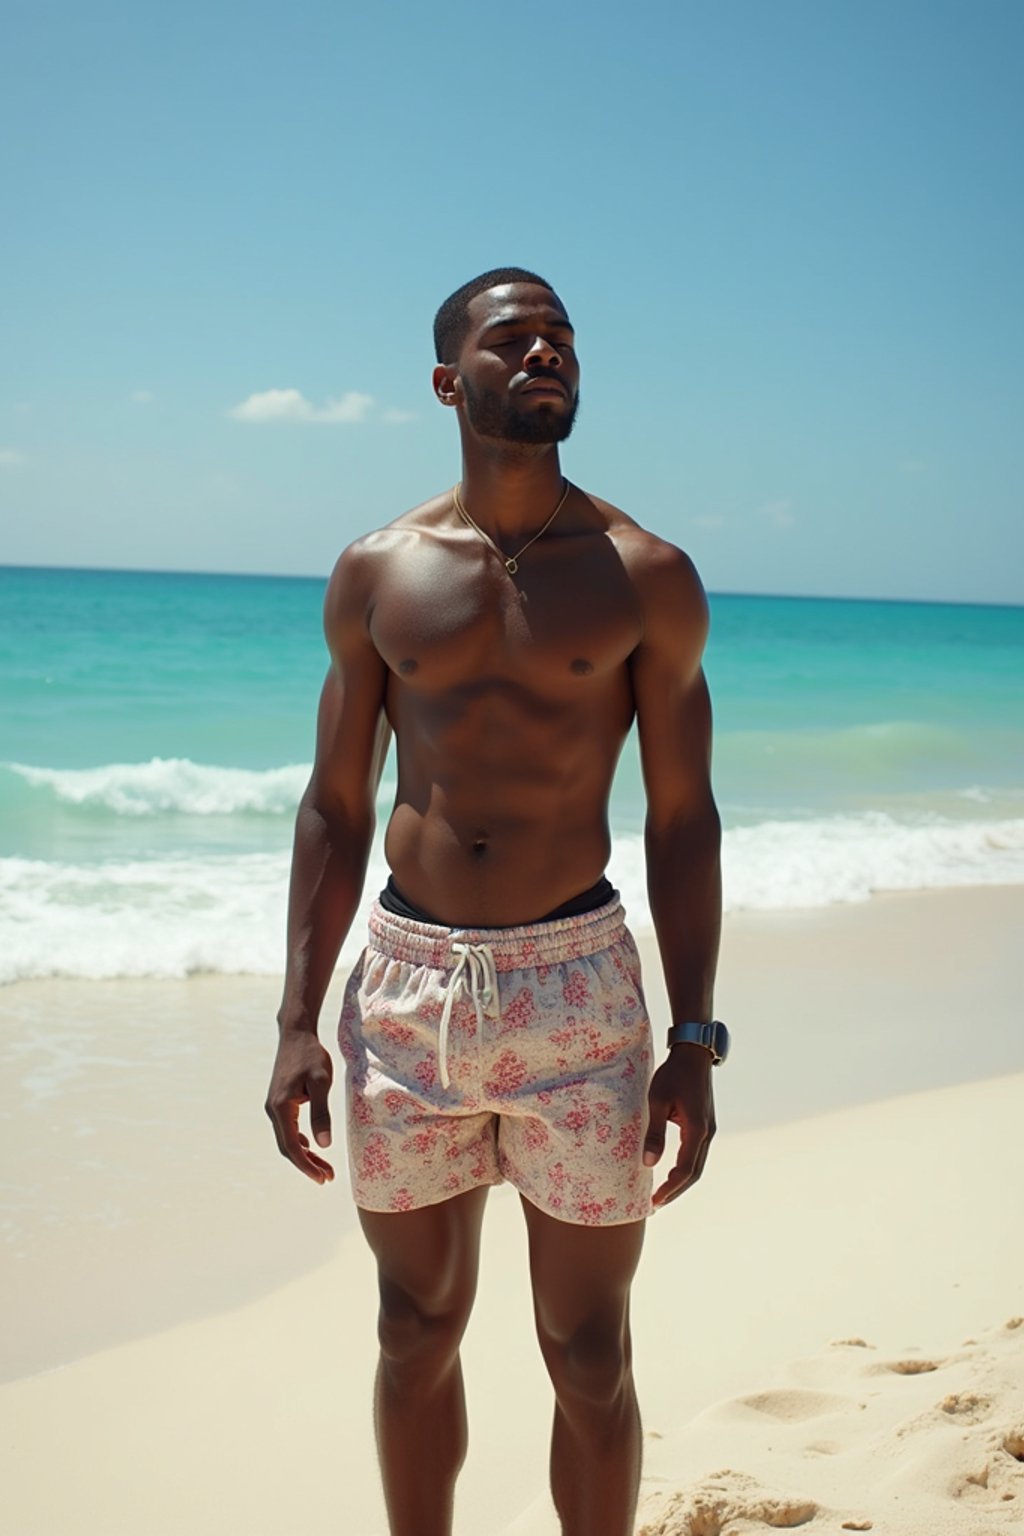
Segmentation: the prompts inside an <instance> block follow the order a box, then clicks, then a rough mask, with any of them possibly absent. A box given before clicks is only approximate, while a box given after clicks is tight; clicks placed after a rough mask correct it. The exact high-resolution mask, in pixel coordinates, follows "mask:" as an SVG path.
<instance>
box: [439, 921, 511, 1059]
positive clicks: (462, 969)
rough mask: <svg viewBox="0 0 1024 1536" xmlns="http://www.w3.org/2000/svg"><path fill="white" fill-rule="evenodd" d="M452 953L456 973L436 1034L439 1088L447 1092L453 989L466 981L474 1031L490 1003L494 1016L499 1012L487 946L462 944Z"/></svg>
mask: <svg viewBox="0 0 1024 1536" xmlns="http://www.w3.org/2000/svg"><path fill="white" fill-rule="evenodd" d="M452 950H453V951H454V953H455V954H457V955H458V957H459V958H458V960H457V961H456V964H455V969H454V971H452V974H451V979H450V981H449V982H448V986H447V989H446V991H445V999H444V1008H443V1009H442V1012H441V1023H440V1025H439V1027H438V1031H437V1062H438V1068H439V1071H440V1076H441V1087H442V1088H447V1087H448V1085H449V1083H450V1082H451V1078H450V1077H449V1075H448V1024H449V1021H450V1020H451V1016H452V1004H453V1003H454V1001H455V988H456V987H457V986H458V984H459V982H461V983H462V985H463V987H464V988H465V987H466V977H467V974H468V977H469V987H468V989H467V990H468V992H469V995H470V997H471V998H472V999H473V1007H474V1008H475V1009H476V1022H477V1028H478V1029H482V1028H483V1023H484V1014H485V1013H486V1011H487V1009H488V1008H489V1007H490V1005H491V1002H492V1001H493V1003H494V1007H495V1014H496V1016H497V1017H500V1014H498V1013H497V1009H498V972H497V969H496V967H495V964H494V951H493V950H492V949H491V946H490V945H489V944H461V943H458V942H456V943H453V944H452Z"/></svg>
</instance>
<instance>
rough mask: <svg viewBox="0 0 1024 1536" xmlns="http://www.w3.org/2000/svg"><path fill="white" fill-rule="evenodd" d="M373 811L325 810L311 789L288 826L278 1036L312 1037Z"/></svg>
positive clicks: (354, 899)
mask: <svg viewBox="0 0 1024 1536" xmlns="http://www.w3.org/2000/svg"><path fill="white" fill-rule="evenodd" d="M373 828H374V816H373V810H372V807H368V808H367V809H366V810H365V811H364V812H362V813H361V814H359V815H354V814H352V813H350V812H348V813H346V812H343V811H339V810H338V809H336V808H332V809H331V810H330V811H329V812H328V811H326V810H325V809H324V808H323V807H322V806H321V805H320V804H319V803H318V802H317V799H316V797H315V795H314V794H313V793H312V792H311V790H307V792H306V794H305V795H304V796H303V799H302V802H301V804H300V806H299V813H298V816H297V818H296V822H295V846H294V851H293V854H292V875H291V886H290V890H289V897H288V958H287V966H286V970H285V983H284V997H283V1000H282V1002H281V1008H280V1011H279V1013H278V1016H277V1017H278V1023H279V1025H280V1026H281V1030H282V1032H288V1031H291V1030H310V1031H312V1032H314V1033H315V1031H316V1027H317V1020H318V1019H319V1016H320V1008H321V1006H322V1004H323V1000H324V995H325V993H326V991H327V988H328V986H329V984H330V980H331V976H332V974H333V971H334V966H335V964H336V962H337V959H338V953H339V951H340V949H341V946H342V944H343V942H344V940H345V936H346V934H347V933H348V930H349V928H350V927H351V925H352V919H353V918H354V917H355V913H356V908H357V907H358V905H359V899H360V897H361V895H362V890H363V881H364V879H365V877H366V864H367V860H368V859H369V855H370V843H371V841H372V838H373Z"/></svg>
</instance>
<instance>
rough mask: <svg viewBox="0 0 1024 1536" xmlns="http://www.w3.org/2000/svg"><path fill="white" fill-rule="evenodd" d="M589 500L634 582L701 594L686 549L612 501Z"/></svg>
mask: <svg viewBox="0 0 1024 1536" xmlns="http://www.w3.org/2000/svg"><path fill="white" fill-rule="evenodd" d="M590 501H591V502H592V503H593V505H594V507H595V509H596V510H597V511H598V512H599V514H600V515H601V517H602V518H603V519H604V522H605V527H606V530H607V534H608V537H609V538H610V539H611V540H612V543H613V544H614V546H615V549H616V551H617V553H618V555H619V558H620V559H621V561H622V563H623V565H624V566H625V567H626V569H627V571H628V572H629V574H630V575H631V576H632V578H633V579H634V581H636V582H640V583H641V584H642V585H643V587H644V588H645V589H646V588H649V587H654V588H668V589H672V590H675V591H676V592H684V591H685V592H692V593H698V592H699V593H703V587H702V586H701V581H700V577H699V576H698V574H697V568H696V566H695V565H694V563H693V561H692V560H691V559H690V556H689V555H688V554H687V553H686V551H685V549H681V548H680V547H679V545H678V544H673V543H672V541H671V540H670V539H665V538H662V536H661V535H660V534H658V533H653V532H652V531H651V529H650V528H645V527H644V526H643V524H642V523H639V522H637V520H636V518H635V517H631V516H630V515H629V513H628V512H624V511H623V510H622V508H621V507H616V506H614V505H613V504H612V502H610V501H604V500H603V499H602V498H601V497H600V496H591V497H590Z"/></svg>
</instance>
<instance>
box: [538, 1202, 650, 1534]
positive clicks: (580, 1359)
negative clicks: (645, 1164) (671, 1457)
mask: <svg viewBox="0 0 1024 1536" xmlns="http://www.w3.org/2000/svg"><path fill="white" fill-rule="evenodd" d="M523 1209H524V1210H525V1212H526V1225H527V1229H528V1231H529V1236H530V1273H531V1276H532V1280H533V1300H534V1312H535V1315H536V1320H537V1336H538V1338H539V1339H540V1347H541V1351H542V1353H543V1355H544V1361H545V1364H546V1365H547V1368H548V1373H549V1374H550V1376H551V1381H552V1384H553V1385H554V1388H555V1424H554V1431H553V1434H552V1440H551V1492H552V1494H553V1496H554V1500H555V1507H556V1509H557V1510H558V1514H559V1518H560V1519H561V1522H562V1531H563V1533H564V1536H630V1533H631V1532H632V1530H633V1517H634V1515H635V1513H636V1501H637V1494H638V1490H639V1486H640V1413H639V1410H638V1408H637V1402H636V1393H635V1391H634V1388H633V1372H632V1364H631V1361H632V1355H631V1346H630V1335H629V1288H630V1285H631V1283H632V1280H633V1275H634V1274H635V1272H636V1266H637V1263H638V1261H639V1258H640V1250H641V1248H642V1246H643V1240H644V1223H643V1222H642V1221H637V1222H629V1223H627V1224H625V1225H623V1226H617V1227H583V1226H575V1225H573V1224H571V1223H569V1222H563V1221H556V1220H555V1219H554V1218H553V1217H551V1216H546V1215H545V1214H544V1213H543V1211H540V1210H538V1209H537V1207H536V1206H534V1205H531V1204H530V1202H529V1201H528V1200H526V1199H524V1200H523Z"/></svg>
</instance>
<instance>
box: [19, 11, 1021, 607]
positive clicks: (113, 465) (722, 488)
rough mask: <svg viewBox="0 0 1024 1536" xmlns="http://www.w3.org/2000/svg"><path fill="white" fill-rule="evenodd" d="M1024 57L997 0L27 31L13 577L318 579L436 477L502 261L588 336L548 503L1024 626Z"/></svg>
mask: <svg viewBox="0 0 1024 1536" xmlns="http://www.w3.org/2000/svg"><path fill="white" fill-rule="evenodd" d="M1022 45H1024V8H1022V7H1021V6H1020V5H1019V4H1018V3H1017V0H974V3H969V0H962V3H957V4H951V3H949V0H928V3H918V0H896V3H893V0H887V3H876V0H856V3H854V0H831V3H829V0H813V3H812V0H775V3H772V0H742V3H740V0H717V3H710V0H708V3H703V4H687V3H682V4H679V3H677V4H643V3H641V4H637V5H633V6H631V7H629V8H620V7H613V6H610V5H604V4H601V3H596V4H594V3H591V4H586V5H584V4H581V3H575V0H564V3H562V4H560V5H545V6H541V5H538V4H536V3H533V0H523V3H521V4H519V5H518V6H516V7H511V6H507V7H503V8H498V7H491V6H484V5H480V4H469V3H465V0H449V3H446V4H444V5H430V4H411V3H403V4H390V5H389V4H378V5H377V6H375V7H373V8H372V9H370V8H360V9H356V8H354V7H351V6H350V5H347V4H344V3H340V0H335V3H332V4H321V3H308V0H294V3H293V4H292V5H291V6H289V7H283V6H280V5H273V6H271V5H269V4H265V3H262V0H256V3H252V4H249V5H246V6H244V7H241V6H230V7H229V6H227V5H225V4H222V3H219V0H205V3H203V4H202V5H200V4H196V3H193V0H182V3H178V4H176V5H175V6H174V7H157V6H155V5H146V4H141V3H134V4H128V3H122V4H117V5H114V4H89V3H82V0H78V3H76V4H71V3H67V0H63V3H47V0H37V3H34V4H32V5H31V6H30V5H28V4H26V3H22V4H19V5H18V6H16V7H15V8H13V9H12V10H11V11H9V12H8V20H7V22H6V23H5V42H4V49H3V54H2V62H0V103H2V105H0V142H2V145H3V148H2V151H0V154H2V157H3V187H4V191H3V203H4V209H5V215H6V217H5V225H6V227H7V232H8V233H7V234H6V235H5V239H4V242H3V251H2V255H0V263H2V273H0V276H2V283H3V293H4V305H3V308H4V318H3V322H2V334H0V342H2V357H3V361H2V364H0V563H39V564H71V565H75V564H85V565H114V566H129V567H143V568H150V567H157V568H159V567H164V568H172V569H199V570H240V571H279V572H302V573H322V572H326V571H327V570H328V569H329V568H330V566H331V564H332V563H333V560H334V558H335V556H336V554H337V553H338V551H339V550H340V548H341V547H342V546H343V545H344V544H345V543H346V542H347V541H348V540H349V539H351V538H353V537H354V536H356V535H357V534H358V533H360V532H362V531H364V530H365V529H367V528H369V527H372V526H376V525H379V524H380V523H382V522H386V521H388V520H389V519H390V518H391V517H393V516H395V515H397V514H398V513H399V512H401V511H403V510H405V509H406V508H407V507H409V506H411V505H413V504H415V503H416V502H417V501H419V500H421V499H423V498H424V497H425V496H427V495H429V494H432V493H433V492H434V491H436V490H438V489H440V488H442V487H444V486H446V485H449V484H451V483H452V482H453V481H454V480H455V479H456V478H457V476H458V471H459V462H458V454H457V438H456V433H455V425H454V421H453V419H452V418H451V416H450V414H449V413H447V412H445V411H443V410H441V409H440V408H439V407H438V406H436V405H435V404H434V402H433V399H432V396H431V393H430V370H431V366H432V361H433V359H432V353H431V347H430V322H431V319H432V316H433V312H434V310H435V308H436V307H437V304H438V303H439V302H440V300H441V299H443V298H444V297H445V295H446V294H447V293H448V292H450V291H451V290H452V289H453V288H454V287H456V286H457V285H458V284H459V283H460V282H462V281H464V280H465V279H466V278H468V277H470V276H472V275H474V274H475V273H476V272H478V271H480V270H482V269H484V268H486V267H489V266H492V265H496V264H501V263H504V262H515V263H518V264H522V265H525V266H529V267H533V268H536V269H538V270H539V271H541V272H543V273H545V274H547V275H548V276H549V277H550V279H551V281H552V282H553V283H554V284H555V285H556V287H558V289H559V291H560V292H561V293H562V296H563V298H564V299H565V301H566V303H567V305H568V307H569V310H570V313H571V315H572V317H573V319H574V321H575V323H576V326H577V330H578V335H579V348H580V353H581V360H582V365H583V406H582V409H581V412H580V418H579V423H578V426H577V428H576V432H575V433H574V436H573V438H572V441H571V442H570V443H569V444H568V445H567V447H566V450H565V455H564V464H565V468H566V471H567V473H568V474H569V475H570V476H571V478H572V479H574V480H575V481H577V482H578V483H579V484H581V485H583V486H585V487H587V488H589V489H591V490H594V491H596V492H599V493H600V494H602V495H605V496H607V497H609V498H610V499H612V500H613V501H616V502H617V503H618V504H619V505H621V506H623V507H624V508H625V509H626V510H627V511H629V512H630V513H631V514H632V515H634V516H635V517H637V518H639V520H640V521H641V522H644V523H646V524H647V525H649V526H650V527H653V528H654V529H656V530H657V531H658V532H659V533H662V534H664V535H665V536H666V537H669V538H671V539H673V540H674V541H676V542H677V543H680V544H682V545H683V546H684V547H686V548H687V549H688V550H689V551H690V552H691V554H692V555H693V556H694V558H695V559H696V561H697V563H698V566H699V568H700V569H701V572H702V574H703V576H704V578H705V581H706V583H707V584H708V586H709V587H711V588H712V589H713V590H717V591H762V592H796V593H826V594H836V595H860V596H890V597H917V598H949V599H957V600H980V601H1003V602H1020V601H1022V600H1024V537H1022V533H1021V499H1022V498H1021V486H1022V483H1024V431H1022V430H1021V425H1022V420H1024V411H1022V405H1024V380H1022V362H1021V359H1022V357H1024V336H1022V330H1024V326H1022V312H1024V301H1022V284H1021V278H1020V274H1021V272H1022V271H1024V201H1022V197H1021V191H1022V187H1021V181H1022V176H1021V164H1022V158H1024V156H1022V151H1024V93H1022V92H1021V90H1020V73H1019V69H1020V59H1021V57H1022ZM271 390H276V391H293V392H294V393H293V394H291V395H288V396H284V397H274V398H276V401H277V413H276V414H269V415H268V409H269V408H268V406H267V405H266V403H265V404H264V409H263V411H262V415H261V413H260V411H259V410H258V409H254V408H252V407H250V412H249V414H250V415H251V414H255V415H257V416H260V415H261V419H255V420H253V419H239V416H238V415H237V414H235V415H233V414H232V412H233V411H235V410H237V408H238V407H239V406H241V405H243V403H244V402H246V401H248V400H250V399H251V397H253V396H254V395H255V396H260V395H263V394H265V393H266V392H267V391H271ZM244 415H245V413H243V417H244Z"/></svg>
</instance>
